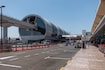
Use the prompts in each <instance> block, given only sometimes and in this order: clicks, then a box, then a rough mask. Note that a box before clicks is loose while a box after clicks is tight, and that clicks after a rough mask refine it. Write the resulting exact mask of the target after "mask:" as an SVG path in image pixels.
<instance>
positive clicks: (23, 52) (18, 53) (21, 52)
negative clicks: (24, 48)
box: [15, 52, 26, 54]
mask: <svg viewBox="0 0 105 70" xmlns="http://www.w3.org/2000/svg"><path fill="white" fill-rule="evenodd" d="M24 53H26V52H17V53H15V54H24Z"/></svg>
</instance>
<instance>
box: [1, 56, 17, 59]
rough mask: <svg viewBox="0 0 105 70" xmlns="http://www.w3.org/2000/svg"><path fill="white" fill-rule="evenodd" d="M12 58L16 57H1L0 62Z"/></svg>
mask: <svg viewBox="0 0 105 70" xmlns="http://www.w3.org/2000/svg"><path fill="white" fill-rule="evenodd" d="M13 57H16V56H7V57H1V58H0V60H5V59H9V58H13Z"/></svg>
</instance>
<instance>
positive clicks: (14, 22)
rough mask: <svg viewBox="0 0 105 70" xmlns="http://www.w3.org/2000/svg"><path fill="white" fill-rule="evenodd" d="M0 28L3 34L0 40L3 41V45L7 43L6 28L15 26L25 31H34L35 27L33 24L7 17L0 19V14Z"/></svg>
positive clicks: (3, 16)
mask: <svg viewBox="0 0 105 70" xmlns="http://www.w3.org/2000/svg"><path fill="white" fill-rule="evenodd" d="M1 22H2V24H1ZM0 26H2V31H1V32H3V37H2V38H1V39H2V40H3V43H7V42H8V41H7V40H8V36H7V35H8V34H7V33H8V32H7V28H8V27H10V26H16V27H19V28H25V29H36V26H35V25H33V24H30V23H27V22H23V21H20V20H17V19H14V18H12V17H9V16H5V15H2V18H1V14H0Z"/></svg>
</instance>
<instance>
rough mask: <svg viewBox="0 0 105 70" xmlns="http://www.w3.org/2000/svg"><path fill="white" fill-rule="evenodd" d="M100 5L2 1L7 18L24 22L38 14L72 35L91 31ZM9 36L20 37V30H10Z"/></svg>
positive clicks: (91, 1)
mask: <svg viewBox="0 0 105 70" xmlns="http://www.w3.org/2000/svg"><path fill="white" fill-rule="evenodd" d="M98 4H99V0H0V5H5V6H6V7H5V8H3V14H5V15H7V16H10V17H13V18H16V19H19V20H22V18H24V17H25V16H26V15H29V14H38V15H40V16H42V17H44V18H46V19H47V20H49V21H51V22H52V23H53V24H55V25H57V26H59V27H61V28H62V29H64V30H66V31H67V32H70V33H71V34H81V33H82V30H86V31H91V27H92V25H93V21H94V18H95V14H96V11H97V7H98ZM0 32H1V31H0ZM8 36H9V37H19V34H18V28H16V27H10V28H8Z"/></svg>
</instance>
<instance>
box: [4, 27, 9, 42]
mask: <svg viewBox="0 0 105 70" xmlns="http://www.w3.org/2000/svg"><path fill="white" fill-rule="evenodd" d="M7 33H8V31H7V27H3V43H8V35H7Z"/></svg>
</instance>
